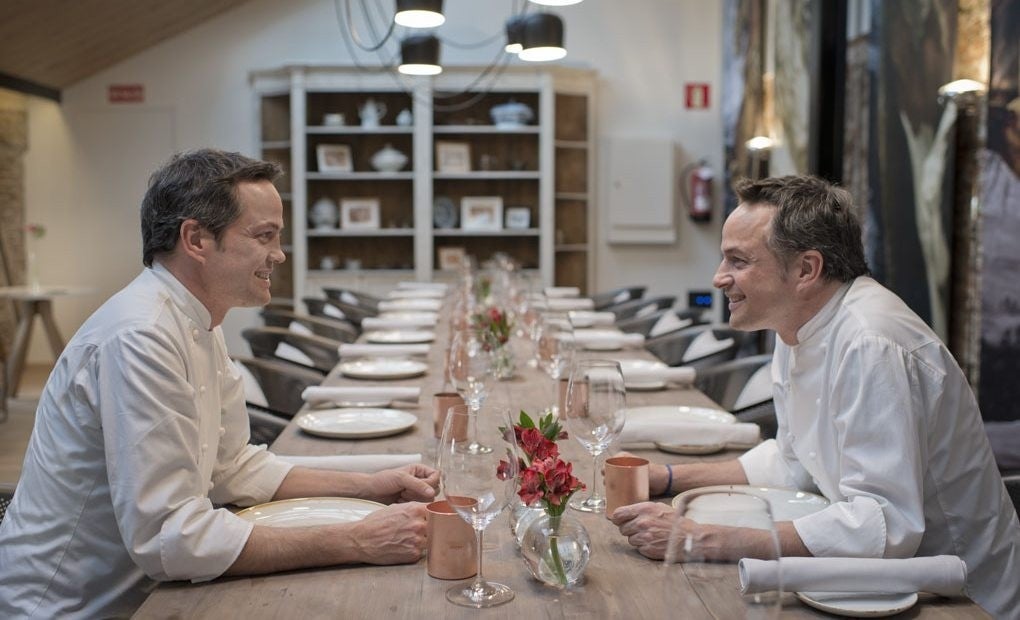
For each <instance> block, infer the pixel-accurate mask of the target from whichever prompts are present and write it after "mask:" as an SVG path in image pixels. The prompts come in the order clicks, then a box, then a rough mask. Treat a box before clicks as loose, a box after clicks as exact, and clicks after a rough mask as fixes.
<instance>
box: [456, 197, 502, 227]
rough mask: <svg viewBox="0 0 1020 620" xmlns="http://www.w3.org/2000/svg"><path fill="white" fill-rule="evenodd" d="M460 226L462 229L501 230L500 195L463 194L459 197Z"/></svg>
mask: <svg viewBox="0 0 1020 620" xmlns="http://www.w3.org/2000/svg"><path fill="white" fill-rule="evenodd" d="M460 227H461V228H463V229H464V230H501V229H502V228H503V197H502V196H464V197H463V198H461V199H460Z"/></svg>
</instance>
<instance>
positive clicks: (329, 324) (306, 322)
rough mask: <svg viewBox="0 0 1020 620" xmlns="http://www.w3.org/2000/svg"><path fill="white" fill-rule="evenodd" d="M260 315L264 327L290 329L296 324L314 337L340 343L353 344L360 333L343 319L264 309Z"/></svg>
mask: <svg viewBox="0 0 1020 620" xmlns="http://www.w3.org/2000/svg"><path fill="white" fill-rule="evenodd" d="M261 314H262V321H263V322H264V323H265V324H266V327H284V328H290V327H291V325H292V324H294V323H297V324H298V325H301V326H303V327H305V328H307V329H308V330H309V331H311V332H312V333H313V334H315V335H316V336H322V337H324V338H332V339H333V340H337V341H340V342H354V341H355V340H357V339H358V335H359V333H360V332H359V331H358V329H357V328H356V327H354V326H353V325H351V324H350V323H348V322H347V321H345V320H343V319H336V318H331V317H325V316H310V315H302V314H297V313H295V312H288V311H286V310H278V309H274V308H265V309H263V310H262V313H261Z"/></svg>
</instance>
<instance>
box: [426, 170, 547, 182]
mask: <svg viewBox="0 0 1020 620" xmlns="http://www.w3.org/2000/svg"><path fill="white" fill-rule="evenodd" d="M541 176H542V173H540V172H538V171H537V170H482V171H478V172H433V173H432V178H434V179H436V180H437V181H444V180H450V181H453V180H458V181H469V180H479V181H484V180H487V179H493V180H496V179H509V180H516V181H530V180H534V181H537V180H539V179H540V178H541Z"/></svg>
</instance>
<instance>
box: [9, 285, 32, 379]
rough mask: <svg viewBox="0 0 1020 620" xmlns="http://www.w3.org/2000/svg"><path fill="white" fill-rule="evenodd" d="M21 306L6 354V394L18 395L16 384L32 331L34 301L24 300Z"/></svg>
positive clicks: (22, 368)
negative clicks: (9, 347)
mask: <svg viewBox="0 0 1020 620" xmlns="http://www.w3.org/2000/svg"><path fill="white" fill-rule="evenodd" d="M18 305H19V306H21V319H19V320H18V329H17V331H16V332H14V341H13V342H12V343H11V353H10V355H8V356H7V395H8V396H11V397H14V396H17V395H18V384H19V383H20V382H21V373H22V371H23V370H24V366H25V355H26V354H27V353H28V335H29V334H30V333H31V332H32V319H33V318H34V317H35V302H34V301H25V302H21V303H20V304H18Z"/></svg>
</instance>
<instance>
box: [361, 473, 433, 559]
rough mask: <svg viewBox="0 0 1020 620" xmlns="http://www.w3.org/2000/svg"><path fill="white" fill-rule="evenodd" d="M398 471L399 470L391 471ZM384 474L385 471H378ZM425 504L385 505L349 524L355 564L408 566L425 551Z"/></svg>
mask: <svg viewBox="0 0 1020 620" xmlns="http://www.w3.org/2000/svg"><path fill="white" fill-rule="evenodd" d="M394 471H399V470H394ZM381 473H384V472H381ZM425 514H426V511H425V504H421V503H418V502H410V503H406V504H399V505H394V506H387V507H386V508H382V509H380V510H377V511H375V512H373V513H372V514H370V515H368V516H367V517H365V518H364V519H363V520H361V521H358V522H357V523H355V524H352V526H351V529H352V534H354V535H353V536H352V537H351V538H352V542H353V544H354V545H355V546H356V547H357V555H356V557H357V559H358V561H361V562H365V563H366V564H410V563H413V562H417V561H418V560H419V559H421V555H422V552H423V551H424V550H425V544H426V542H427V538H426V532H427V529H426V525H425Z"/></svg>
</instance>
